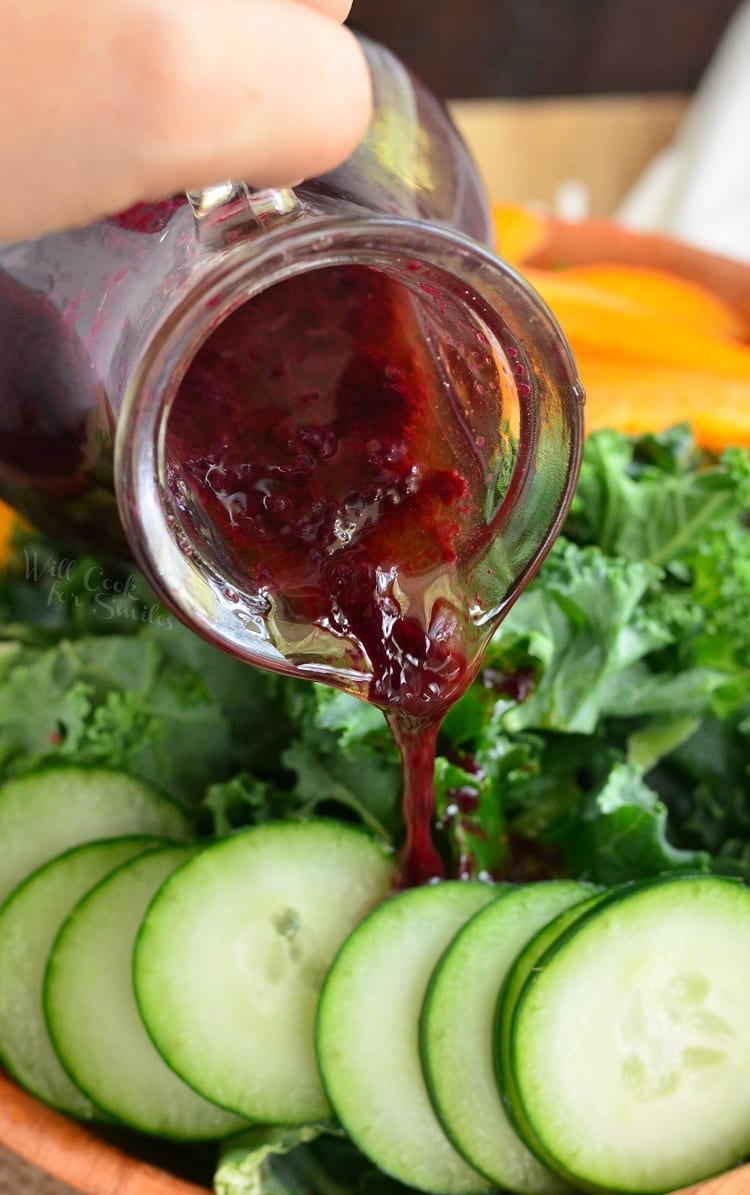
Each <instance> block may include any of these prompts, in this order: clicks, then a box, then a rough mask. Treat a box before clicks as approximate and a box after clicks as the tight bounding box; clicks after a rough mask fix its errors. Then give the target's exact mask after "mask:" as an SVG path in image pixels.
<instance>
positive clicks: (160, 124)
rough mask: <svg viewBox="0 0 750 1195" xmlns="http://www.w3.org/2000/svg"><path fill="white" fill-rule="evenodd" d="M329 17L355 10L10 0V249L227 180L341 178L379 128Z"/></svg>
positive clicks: (5, 191) (349, 52)
mask: <svg viewBox="0 0 750 1195" xmlns="http://www.w3.org/2000/svg"><path fill="white" fill-rule="evenodd" d="M322 6H327V8H328V9H329V10H330V11H333V10H334V9H340V10H343V8H344V7H345V6H342V5H341V4H335V3H333V0H315V2H312V0H311V3H301V2H298V0H191V3H189V4H185V3H184V0H99V3H97V4H95V5H94V4H91V2H90V0H35V3H34V4H33V5H28V4H27V0H6V4H5V9H6V10H7V12H4V24H5V25H6V28H5V31H4V37H3V40H2V45H0V101H2V102H0V113H2V112H5V114H6V116H5V118H4V119H3V117H2V115H0V240H2V239H19V238H21V237H26V236H33V235H38V234H40V233H42V232H46V231H49V230H51V229H54V228H62V227H66V226H68V225H72V224H81V223H86V222H87V221H89V220H91V219H94V218H96V217H97V216H99V215H101V214H104V213H107V212H113V211H119V210H121V209H122V208H125V207H128V206H130V205H131V204H133V203H135V202H137V201H140V200H147V199H157V198H161V197H162V196H164V195H171V194H174V193H175V192H177V191H182V190H188V189H191V188H194V187H201V186H206V185H209V184H210V183H212V182H217V181H221V180H223V179H226V178H240V179H244V180H245V181H246V182H248V183H250V184H251V185H253V186H279V185H283V184H285V183H289V182H291V181H294V180H295V179H297V178H303V177H311V176H314V175H316V174H320V173H323V172H325V171H326V170H329V169H331V168H332V167H334V166H336V165H338V164H339V163H340V162H341V161H342V160H343V159H344V158H345V157H347V156H348V155H349V153H350V152H351V151H352V150H353V149H354V148H355V146H356V144H357V143H358V141H359V140H360V139H361V137H362V136H363V134H364V132H365V131H366V127H367V123H368V120H369V118H370V111H371V93H370V79H369V73H368V70H367V65H366V63H365V60H364V56H363V54H362V52H361V50H360V48H359V46H358V44H357V42H356V40H355V39H354V37H353V36H352V34H351V33H350V32H349V30H347V29H346V28H343V27H342V26H340V25H339V24H338V22H337V20H334V19H332V18H331V16H329V15H328V13H327V12H321V11H318V8H319V7H322ZM8 16H9V18H10V35H8V28H7V20H8ZM10 114H12V118H11V115H10ZM21 196H23V203H21V202H20V201H19V200H20V197H21Z"/></svg>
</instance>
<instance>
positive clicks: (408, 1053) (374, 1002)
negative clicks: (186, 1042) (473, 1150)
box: [317, 882, 497, 1193]
mask: <svg viewBox="0 0 750 1195" xmlns="http://www.w3.org/2000/svg"><path fill="white" fill-rule="evenodd" d="M496 896H497V889H493V888H491V887H489V886H488V885H486V884H479V883H460V882H448V883H444V884H436V885H430V886H428V887H425V888H414V889H411V890H410V891H408V892H402V893H401V894H400V895H399V896H396V897H394V898H393V900H391V901H389V902H388V903H387V904H385V905H383V906H382V907H381V908H379V909H377V910H376V911H375V912H374V913H372V914H371V915H370V917H368V918H367V920H366V921H364V922H363V923H362V925H361V926H360V927H359V929H358V930H356V932H355V933H353V934H352V936H351V937H350V938H349V940H348V941H347V942H345V944H344V946H343V947H342V949H341V951H340V952H339V954H338V956H337V958H336V961H335V962H334V964H333V967H332V968H331V971H330V974H329V976H328V979H327V980H326V983H325V986H324V988H323V993H322V996H321V1000H320V1009H319V1013H318V1033H317V1042H318V1058H319V1060H320V1068H321V1072H322V1074H323V1081H324V1083H325V1086H326V1090H327V1092H328V1095H329V1098H330V1100H331V1103H332V1104H333V1106H334V1108H335V1109H336V1114H337V1115H338V1117H339V1120H340V1121H341V1123H342V1124H343V1126H344V1128H345V1129H346V1131H347V1132H348V1134H349V1136H350V1137H351V1138H352V1139H353V1141H354V1142H355V1144H356V1145H358V1146H359V1148H360V1149H361V1150H362V1152H363V1153H365V1154H366V1155H367V1156H368V1157H369V1158H370V1159H371V1160H372V1161H373V1162H375V1163H376V1165H377V1166H379V1167H380V1169H381V1170H385V1171H386V1172H387V1173H388V1174H391V1175H392V1176H393V1177H395V1178H397V1179H400V1180H401V1182H404V1183H407V1184H408V1185H409V1186H412V1187H418V1188H420V1189H421V1190H424V1191H442V1192H454V1193H459V1192H469V1191H484V1190H486V1189H487V1188H488V1187H489V1185H490V1184H489V1183H488V1182H487V1179H486V1178H485V1177H484V1176H483V1175H481V1174H478V1173H477V1171H476V1170H474V1169H473V1168H472V1167H471V1166H469V1165H468V1164H467V1163H466V1162H465V1161H464V1159H463V1158H462V1157H461V1156H460V1155H459V1154H458V1153H457V1152H456V1150H455V1149H454V1148H453V1146H452V1145H451V1143H450V1141H449V1140H448V1138H447V1137H446V1136H445V1134H444V1132H443V1130H442V1128H441V1127H440V1123H439V1121H438V1119H437V1117H436V1115H435V1112H434V1111H433V1108H432V1104H431V1103H430V1097H429V1095H428V1093H427V1088H426V1086H425V1081H424V1077H423V1074H422V1068H421V1064H420V1058H419V1017H420V1013H421V1010H422V1004H423V1001H424V996H425V992H426V990H427V985H428V983H429V981H430V976H431V975H432V972H433V970H434V968H435V965H436V963H437V962H438V960H439V958H440V956H441V954H442V953H443V951H444V950H445V948H446V946H447V945H448V943H449V942H450V941H451V939H452V938H453V936H454V935H455V934H456V933H457V932H458V930H459V929H460V928H461V927H462V926H463V925H464V924H465V923H466V921H467V920H468V919H469V917H471V916H473V915H474V914H475V913H476V912H477V911H478V910H479V909H481V908H484V906H485V905H486V904H487V903H488V902H489V901H491V900H494V899H495V898H496ZM462 1079H463V1080H464V1081H465V1079H466V1076H461V1075H459V1076H457V1081H458V1082H461V1081H462ZM469 1082H470V1083H471V1082H472V1080H471V1077H470V1076H469Z"/></svg>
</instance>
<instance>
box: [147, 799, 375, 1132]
mask: <svg viewBox="0 0 750 1195" xmlns="http://www.w3.org/2000/svg"><path fill="white" fill-rule="evenodd" d="M392 876H393V860H392V857H391V856H390V854H389V853H388V852H387V851H386V850H385V849H384V848H383V847H381V846H380V845H379V844H378V843H377V842H376V841H375V840H374V839H373V838H372V837H371V836H370V835H368V834H367V833H365V832H363V831H362V830H359V829H356V828H354V827H352V826H348V825H345V824H344V823H341V822H333V821H331V822H326V821H322V820H321V821H309V822H286V823H270V822H269V823H265V824H264V825H260V826H256V827H253V828H251V829H247V830H242V831H239V832H238V833H237V834H235V835H232V836H231V837H229V838H223V839H221V840H220V841H218V842H215V843H213V844H211V845H209V846H207V847H205V848H204V849H203V850H201V851H200V852H199V853H198V854H197V855H196V856H195V857H194V858H192V859H191V860H189V862H187V863H186V864H185V865H184V866H183V867H181V868H180V869H179V871H178V872H176V874H175V875H174V876H172V877H171V878H170V879H169V880H167V882H166V883H165V885H164V887H163V888H162V889H161V891H160V892H159V894H158V895H157V897H156V899H155V900H154V902H153V904H152V905H151V907H150V909H149V911H148V913H147V915H146V918H145V921H144V924H143V927H142V929H141V932H140V934H139V936H138V942H137V945H136V950H135V962H134V976H135V988H136V994H137V998H138V1003H139V1007H140V1011H141V1015H142V1017H143V1019H144V1021H145V1023H146V1025H147V1027H148V1031H149V1033H150V1034H151V1036H152V1038H153V1040H154V1042H155V1043H156V1045H157V1047H158V1049H159V1050H160V1052H161V1053H162V1054H163V1056H164V1058H165V1059H166V1060H167V1062H168V1063H169V1065H170V1066H171V1067H172V1068H173V1069H174V1070H175V1071H176V1072H177V1073H178V1074H179V1075H181V1076H182V1077H183V1079H185V1081H186V1082H187V1083H190V1084H191V1085H192V1086H193V1087H195V1089H196V1090H197V1091H200V1092H201V1093H202V1094H203V1095H204V1096H205V1097H206V1098H207V1099H211V1100H214V1101H215V1102H216V1103H218V1104H222V1105H223V1106H224V1107H226V1108H231V1109H233V1110H234V1111H235V1112H237V1113H238V1114H240V1115H242V1116H245V1117H246V1118H247V1119H250V1120H260V1121H265V1122H268V1123H271V1122H274V1123H281V1124H290V1125H291V1124H304V1123H309V1122H311V1121H316V1120H320V1119H323V1118H325V1117H327V1116H329V1115H330V1106H329V1103H328V1100H327V1098H326V1095H325V1092H324V1090H323V1086H322V1083H321V1080H320V1075H319V1073H318V1067H317V1063H316V1059H315V1045H314V1031H315V1013H316V1009H317V1004H318V996H319V993H320V989H321V987H322V985H323V981H324V979H325V977H326V975H327V973H328V968H329V967H330V965H331V962H332V960H333V957H334V955H335V954H336V951H337V950H338V949H339V947H340V946H341V944H342V942H343V941H344V940H345V938H346V937H347V936H348V935H349V934H350V933H351V931H352V930H353V929H354V927H355V926H356V925H357V924H358V923H359V922H360V921H361V920H362V918H363V917H364V916H365V915H366V914H367V913H369V912H370V910H371V909H372V908H374V906H375V905H377V904H379V903H380V901H382V900H383V899H384V898H385V897H386V896H387V895H388V893H389V891H390V887H391V882H392Z"/></svg>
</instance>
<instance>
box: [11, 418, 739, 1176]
mask: <svg viewBox="0 0 750 1195" xmlns="http://www.w3.org/2000/svg"><path fill="white" fill-rule="evenodd" d="M749 510H750V454H749V453H748V451H747V450H745V449H741V448H727V449H725V450H724V451H721V452H713V453H708V452H706V451H705V450H701V449H698V448H697V447H696V445H695V443H694V441H693V439H692V436H691V433H690V431H689V429H688V428H687V427H686V426H682V425H678V426H675V427H673V428H671V429H669V430H667V431H664V432H662V433H659V434H646V435H641V436H638V437H634V438H630V437H627V436H625V435H623V434H621V433H619V432H615V431H609V430H600V431H597V432H595V433H594V434H592V435H591V436H590V437H589V439H588V441H587V443H586V448H585V454H584V461H583V467H582V472H581V477H580V482H579V485H578V489H577V493H576V496H575V499H574V502H573V505H572V508H571V511H570V514H569V517H568V519H567V522H566V525H565V528H564V531H563V534H562V535H561V537H560V538H559V540H558V542H557V543H556V545H555V547H554V548H553V550H552V552H551V554H550V556H549V557H548V559H547V561H546V562H545V564H544V565H543V567H542V569H541V570H540V572H539V574H538V575H537V577H536V578H535V580H534V581H533V582H532V583H531V585H530V586H529V587H528V590H527V591H526V592H525V593H524V594H523V595H522V597H521V598H520V599H519V600H518V602H517V603H516V605H515V606H514V607H513V609H512V610H511V612H510V613H509V615H508V616H507V618H506V619H505V621H504V622H503V623H502V625H501V626H500V627H499V629H498V631H497V633H496V634H495V636H494V638H493V640H492V642H491V644H490V646H489V649H488V651H487V654H486V657H485V660H484V663H483V667H482V670H481V672H480V674H479V676H478V678H477V680H476V682H475V683H474V684H473V685H472V686H471V688H470V689H469V691H468V692H467V693H466V694H465V696H464V697H463V698H462V699H461V700H460V701H459V702H458V703H457V704H456V706H455V707H454V708H453V709H452V710H451V711H450V712H449V714H448V716H447V717H446V719H445V722H444V724H443V726H442V730H441V735H440V741H439V751H438V758H437V766H436V784H435V787H436V832H435V833H436V843H437V845H438V847H439V849H440V851H441V853H442V854H443V856H444V858H445V859H446V862H447V871H448V874H449V876H451V877H453V878H456V879H461V880H463V881H468V882H472V881H477V880H480V881H481V880H487V879H490V880H493V881H496V882H498V883H508V884H513V885H515V884H525V883H528V882H529V881H535V880H548V879H549V880H552V879H554V880H562V881H570V882H572V883H574V884H579V885H580V884H585V885H594V886H606V887H608V888H609V887H611V886H614V885H618V884H620V883H622V882H626V881H638V880H648V879H649V878H652V877H656V876H660V877H662V876H665V875H671V874H674V875H682V874H690V875H691V876H698V877H700V875H702V874H705V875H717V876H728V877H737V878H739V879H742V880H744V881H746V882H750V809H749V808H748V805H747V796H746V793H747V788H748V779H749V777H750V690H749V689H748V683H747V682H748V676H749V675H750V528H749V527H748V511H749ZM0 625H1V626H2V631H1V636H2V638H1V639H0V783H5V782H8V781H11V780H18V779H21V778H24V777H28V776H34V775H36V774H38V772H39V770H40V769H43V768H49V767H51V766H55V765H58V764H65V765H69V766H75V767H79V768H85V769H92V768H106V769H114V770H118V771H122V772H124V773H127V774H128V775H129V776H131V777H134V778H136V779H137V780H140V781H143V782H145V783H147V784H148V785H150V786H152V787H153V788H154V789H156V790H158V791H159V792H161V793H164V794H166V795H168V796H169V797H170V798H172V799H173V801H175V802H177V803H178V804H179V806H180V807H181V809H182V811H183V814H184V815H186V817H187V819H188V821H189V823H190V825H191V827H192V830H193V831H194V832H195V834H197V835H198V836H199V837H203V836H205V837H207V838H208V837H210V838H216V839H219V840H224V839H228V838H230V837H231V836H233V835H234V832H235V831H237V830H240V829H241V828H244V827H249V826H263V825H265V824H266V823H278V822H280V821H285V822H292V823H295V822H304V821H306V820H308V819H310V818H323V819H328V820H333V821H334V822H341V823H344V824H346V826H347V827H353V828H356V827H362V828H363V829H364V830H365V831H366V832H367V833H368V835H370V836H371V837H372V838H373V839H374V840H376V841H378V842H381V843H384V844H386V845H387V846H390V847H393V848H394V850H397V849H398V848H399V846H400V845H401V840H402V834H403V825H402V821H401V815H400V795H401V779H400V767H399V760H398V758H397V755H396V751H395V748H394V746H393V742H392V739H391V736H390V734H389V733H388V731H387V728H386V726H385V723H384V720H383V718H382V715H381V714H380V712H379V711H378V710H376V709H374V708H372V707H369V706H367V705H365V704H363V703H361V702H359V701H358V700H356V699H354V698H351V697H349V696H348V695H346V694H343V693H340V692H337V691H334V690H330V689H326V688H323V687H321V686H317V685H313V684H306V683H302V682H298V681H294V680H291V679H288V678H284V677H279V676H276V675H273V674H270V673H264V672H261V671H257V670H254V669H252V668H250V667H249V666H246V665H243V664H241V663H239V662H238V661H236V660H233V659H232V658H230V657H228V656H225V655H222V654H220V653H218V652H217V651H216V650H215V649H213V648H211V647H210V646H208V645H207V644H205V643H203V642H202V641H200V640H198V639H197V638H196V637H195V636H194V635H192V634H191V633H190V632H188V631H187V630H185V629H184V628H183V627H181V626H180V625H178V624H177V623H176V621H175V620H174V619H173V618H172V616H171V615H169V614H168V613H167V612H166V611H165V610H164V609H162V608H161V607H160V606H159V604H158V603H157V602H156V600H155V598H154V596H153V594H151V592H150V591H149V590H148V588H147V586H146V584H145V582H144V581H143V579H142V578H141V577H140V576H139V575H138V574H137V573H136V572H134V571H128V570H120V571H117V570H113V569H112V567H111V566H108V565H106V564H105V563H104V562H102V561H99V560H97V559H95V558H93V557H87V556H79V557H75V558H72V557H71V556H70V554H69V553H66V552H65V551H63V550H62V549H60V547H59V546H58V545H56V544H54V543H51V542H49V541H48V540H45V539H44V538H42V537H39V536H36V535H34V534H32V533H24V532H17V533H16V534H15V537H14V542H13V545H12V549H11V550H10V553H9V556H8V559H7V560H6V562H5V565H4V568H3V573H2V579H1V580H0ZM196 1164H197V1163H196ZM200 1164H201V1167H202V1168H201V1170H200V1173H201V1175H202V1177H204V1178H207V1177H208V1173H207V1172H208V1169H212V1170H214V1171H215V1173H214V1176H213V1178H214V1182H215V1187H216V1190H217V1191H218V1192H219V1193H220V1195H230V1193H232V1195H250V1193H251V1192H253V1193H255V1192H262V1193H265V1192H268V1193H271V1192H273V1193H274V1195H279V1193H282V1192H285V1193H288V1195H304V1193H306V1192H313V1191H315V1192H343V1191H353V1190H357V1191H363V1192H373V1193H377V1192H378V1191H383V1192H387V1191H393V1192H396V1191H397V1190H399V1189H405V1188H403V1187H401V1184H400V1183H399V1182H397V1181H396V1180H395V1179H393V1178H390V1177H388V1176H387V1175H386V1174H384V1173H382V1172H381V1171H380V1170H378V1168H377V1167H375V1166H373V1165H372V1163H371V1162H369V1161H368V1160H367V1159H366V1158H365V1157H364V1156H363V1155H362V1154H361V1153H360V1152H359V1151H358V1150H357V1149H356V1148H355V1146H354V1145H353V1144H352V1142H351V1140H350V1139H349V1138H347V1137H346V1136H344V1135H343V1134H341V1132H340V1131H338V1130H332V1128H331V1125H330V1124H328V1123H327V1122H325V1123H311V1124H307V1125H305V1126H303V1127H301V1128H283V1127H282V1128H267V1127H253V1128H251V1129H249V1130H247V1131H246V1132H244V1133H241V1134H240V1135H239V1136H235V1137H232V1138H230V1139H229V1141H228V1143H227V1144H226V1145H225V1146H224V1147H222V1149H221V1150H220V1151H219V1154H218V1156H217V1157H216V1158H214V1157H213V1155H212V1154H210V1153H209V1154H207V1153H206V1152H205V1151H204V1152H202V1153H201V1159H200Z"/></svg>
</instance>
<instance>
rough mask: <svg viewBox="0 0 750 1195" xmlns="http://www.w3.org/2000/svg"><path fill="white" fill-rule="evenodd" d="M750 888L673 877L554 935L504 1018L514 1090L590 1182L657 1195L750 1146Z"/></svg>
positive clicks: (550, 1142)
mask: <svg viewBox="0 0 750 1195" xmlns="http://www.w3.org/2000/svg"><path fill="white" fill-rule="evenodd" d="M749 991H750V891H748V889H747V888H745V887H744V886H743V885H742V884H740V883H739V882H737V881H734V880H729V879H725V878H720V877H718V876H692V877H677V878H674V879H669V880H664V881H662V882H659V883H655V884H650V885H647V886H645V887H642V888H640V887H639V888H635V889H632V890H630V891H628V892H626V893H624V894H621V895H620V896H619V898H618V899H616V900H614V901H610V902H607V903H604V904H602V905H601V906H600V907H599V908H597V909H594V910H593V911H592V912H591V913H589V914H588V915H587V916H586V917H584V918H583V919H582V920H580V921H579V922H578V923H576V924H575V925H574V926H573V927H571V929H570V930H568V931H567V932H566V933H565V934H564V935H563V936H562V937H561V938H558V940H557V941H556V942H555V943H554V944H553V946H552V947H551V948H550V949H549V950H548V951H547V953H546V954H545V955H544V956H543V958H542V960H541V966H540V968H539V969H538V970H535V971H534V972H533V973H532V974H531V975H530V976H529V978H528V980H527V982H526V984H525V985H524V988H523V991H522V993H521V995H520V997H519V999H518V1003H517V1006H516V1011H515V1014H514V1017H513V1022H512V1026H511V1064H512V1066H513V1069H514V1071H515V1077H516V1088H517V1093H518V1098H519V1100H520V1101H521V1103H522V1105H523V1109H524V1112H525V1115H526V1117H527V1118H528V1120H529V1121H530V1122H531V1123H532V1124H533V1126H534V1129H535V1131H536V1133H537V1135H538V1137H539V1139H540V1141H542V1142H543V1145H544V1148H545V1150H546V1151H547V1153H548V1154H549V1156H550V1157H552V1158H554V1160H555V1164H556V1166H557V1167H558V1169H559V1170H560V1171H561V1172H563V1173H566V1174H568V1175H569V1176H570V1177H571V1179H573V1180H574V1181H576V1182H578V1183H579V1184H581V1185H586V1186H588V1187H594V1188H597V1187H598V1188H600V1189H602V1190H607V1191H611V1190H617V1191H625V1192H639V1193H640V1192H659V1191H668V1190H672V1189H673V1188H676V1187H682V1186H684V1185H687V1184H691V1183H694V1182H697V1181H699V1180H700V1179H703V1178H705V1177H707V1176H708V1175H712V1174H716V1173H718V1172H719V1171H723V1170H725V1169H727V1168H728V1167H730V1166H732V1165H733V1164H734V1163H735V1162H738V1161H739V1160H740V1159H742V1158H744V1157H746V1156H747V1155H748V1153H749V1152H750V1118H748V1107H750V1018H749V1017H748V992H749Z"/></svg>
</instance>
